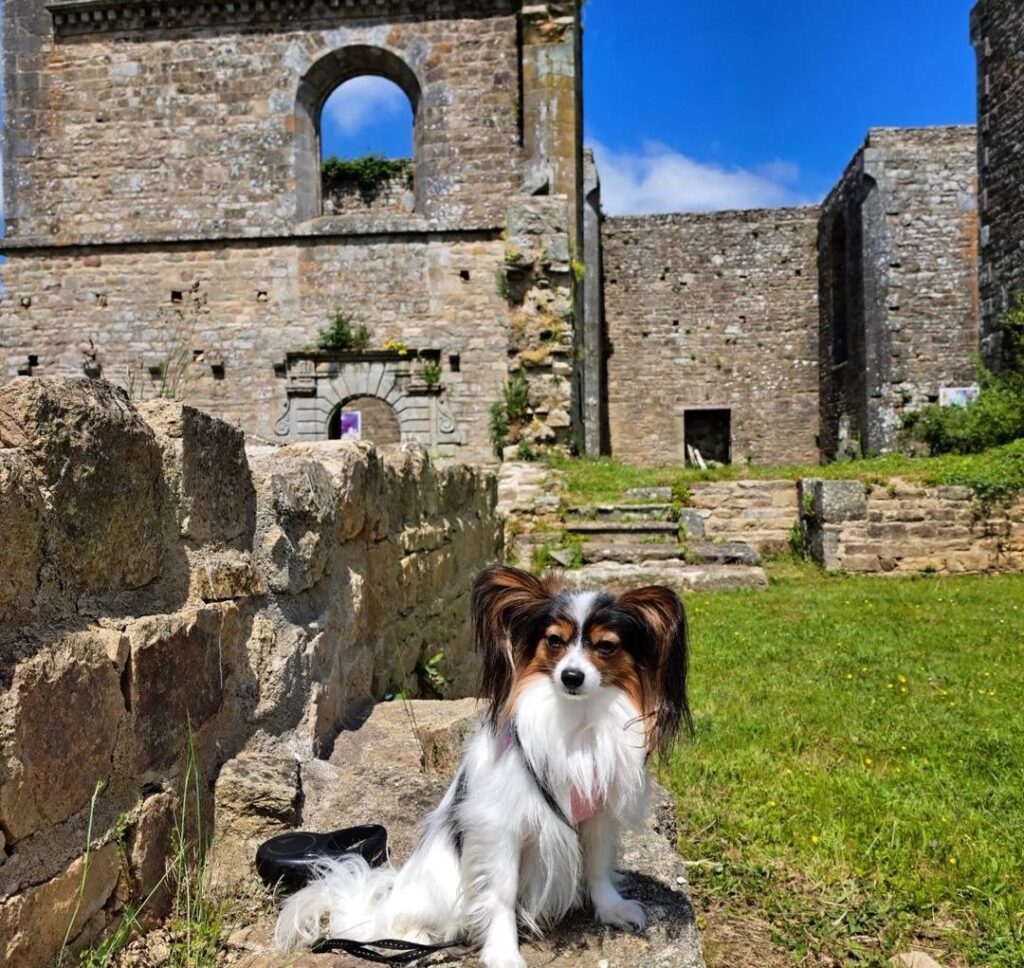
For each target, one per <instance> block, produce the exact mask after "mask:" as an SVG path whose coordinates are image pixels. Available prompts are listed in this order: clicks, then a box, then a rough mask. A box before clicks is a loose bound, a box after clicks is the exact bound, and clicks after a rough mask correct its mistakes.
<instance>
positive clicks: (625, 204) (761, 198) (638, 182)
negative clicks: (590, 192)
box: [593, 141, 810, 215]
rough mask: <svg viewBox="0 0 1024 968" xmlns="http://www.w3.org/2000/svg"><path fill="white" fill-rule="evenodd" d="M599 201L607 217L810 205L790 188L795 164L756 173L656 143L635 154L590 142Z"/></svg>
mask: <svg viewBox="0 0 1024 968" xmlns="http://www.w3.org/2000/svg"><path fill="white" fill-rule="evenodd" d="M593 147H594V155H595V158H596V159H597V168H598V173H599V174H600V176H601V203H602V207H603V208H604V210H605V211H606V212H607V213H608V214H609V215H648V214H652V213H656V212H709V211H721V210H725V209H742V208H770V207H773V206H779V205H799V204H802V203H805V202H808V201H810V199H808V198H806V197H804V196H803V195H801V194H800V192H799V191H798V190H797V189H796V187H795V186H796V182H797V181H798V179H799V177H800V169H799V166H797V165H796V164H794V163H793V162H788V161H783V160H781V159H777V160H775V161H772V162H769V163H767V164H765V165H762V166H760V167H759V168H757V169H756V170H750V169H746V168H724V167H722V166H720V165H714V164H708V163H706V162H701V161H696V160H695V159H693V158H689V157H687V156H686V155H683V154H680V153H679V152H678V151H673V150H672V149H671V148H669V147H668V146H667V145H664V144H661V143H660V142H657V141H649V142H646V143H645V144H644V145H643V147H642V149H641V150H640V151H636V152H632V151H613V150H612V149H610V148H606V147H605V146H604V145H602V144H594V146H593Z"/></svg>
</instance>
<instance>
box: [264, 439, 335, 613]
mask: <svg viewBox="0 0 1024 968" xmlns="http://www.w3.org/2000/svg"><path fill="white" fill-rule="evenodd" d="M253 476H254V480H255V483H256V491H257V495H258V512H257V516H256V540H255V549H254V556H255V560H256V565H257V567H258V568H259V569H260V571H261V572H262V573H263V575H264V576H265V578H266V580H267V584H268V585H269V586H270V588H271V589H272V590H273V591H275V592H290V593H292V594H297V593H300V592H303V591H306V590H307V589H309V588H312V587H313V586H314V585H315V584H316V583H317V582H318V581H319V580H320V579H321V578H322V577H323V574H324V571H325V569H326V568H327V563H328V559H329V556H330V552H331V549H332V548H333V547H335V546H336V544H337V531H338V522H337V508H338V504H339V500H340V499H339V495H338V493H337V489H336V486H335V483H334V481H333V480H332V477H331V474H330V473H329V471H328V470H327V469H326V468H325V467H324V466H323V465H322V464H321V463H319V462H317V461H314V460H310V459H307V458H304V457H300V456H295V455H294V454H292V453H288V452H287V451H285V452H282V453H281V454H279V455H275V456H274V457H271V458H267V459H262V460H260V461H259V462H255V461H254V463H253Z"/></svg>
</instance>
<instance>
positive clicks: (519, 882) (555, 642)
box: [277, 566, 691, 968]
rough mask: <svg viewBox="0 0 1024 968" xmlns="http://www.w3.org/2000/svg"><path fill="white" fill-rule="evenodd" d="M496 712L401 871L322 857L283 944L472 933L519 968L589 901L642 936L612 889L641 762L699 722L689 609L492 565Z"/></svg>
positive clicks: (489, 610)
mask: <svg viewBox="0 0 1024 968" xmlns="http://www.w3.org/2000/svg"><path fill="white" fill-rule="evenodd" d="M472 610H473V622H474V637H475V641H476V647H477V649H478V651H479V652H480V653H481V655H482V659H483V662H482V673H481V687H482V688H481V695H483V696H485V697H486V698H487V699H489V700H490V707H489V711H488V713H487V716H486V718H485V719H484V721H483V723H482V724H481V728H480V729H479V731H478V732H477V733H476V735H475V736H474V738H473V739H472V740H471V741H470V744H469V746H468V748H467V750H466V754H465V757H464V759H463V761H462V764H461V765H460V767H459V770H458V773H457V774H456V776H455V779H454V781H453V783H452V785H451V787H450V788H449V789H448V792H447V793H446V794H445V796H444V799H443V800H442V801H441V803H440V805H439V806H438V807H437V809H436V810H434V811H433V812H432V813H431V814H430V815H429V816H428V817H427V818H426V820H425V822H424V825H423V830H422V834H421V838H420V841H419V844H418V846H417V847H416V849H415V851H414V852H413V854H412V856H411V857H410V858H409V860H408V862H407V863H406V864H405V866H404V867H402V869H401V870H398V871H395V870H393V869H389V868H383V869H378V870H372V869H371V868H370V867H369V866H368V865H367V864H366V862H365V861H364V860H363V859H362V858H361V857H353V858H348V857H346V858H344V859H343V860H341V861H338V862H333V861H332V862H325V864H324V868H323V871H322V876H321V877H320V878H319V879H318V880H316V881H315V882H313V883H312V884H310V885H308V886H307V887H305V888H303V889H302V890H301V891H299V893H297V894H295V895H294V896H293V897H291V898H290V899H289V900H288V901H287V902H286V903H285V905H284V907H283V909H282V911H281V914H280V918H279V920H278V924H277V943H278V946H279V947H280V948H281V949H282V950H283V951H290V950H293V949H295V948H297V947H301V946H304V945H311V944H313V943H315V942H316V941H318V940H319V939H320V937H321V936H322V935H323V934H324V933H325V929H326V932H327V934H328V936H330V937H345V938H350V939H354V940H357V941H371V940H374V939H378V938H383V937H393V938H394V937H397V938H400V939H403V940H407V941H415V942H419V943H439V942H450V941H455V940H458V939H465V940H467V941H468V942H469V943H472V944H475V945H478V946H479V947H480V948H481V952H480V958H481V961H482V962H483V964H484V965H485V966H486V968H523V966H525V964H526V963H525V961H523V958H522V956H521V955H520V953H519V929H520V928H523V929H525V930H526V931H528V932H531V933H534V934H539V933H541V932H542V931H543V929H545V928H547V927H549V926H551V925H553V924H554V923H556V922H557V921H559V920H560V919H561V918H562V917H563V916H564V915H565V914H566V913H567V912H568V911H569V910H570V909H571V908H573V907H574V906H575V905H576V904H577V903H579V902H580V901H581V900H582V895H583V891H584V890H585V892H586V895H587V896H589V898H590V901H591V903H592V904H593V908H594V913H595V915H596V917H597V918H598V920H599V921H601V922H603V923H605V924H610V925H615V926H616V927H621V928H629V927H633V928H637V929H641V930H642V929H643V928H644V927H645V926H646V920H647V919H646V915H645V913H644V910H643V907H642V906H641V905H640V904H638V903H637V902H636V901H631V900H627V899H625V898H623V897H622V896H621V895H620V894H619V892H618V890H617V889H616V886H615V881H616V875H615V872H614V864H615V860H616V853H617V850H618V835H619V829H620V827H622V826H627V827H635V826H636V825H638V824H639V823H641V822H642V820H643V818H644V815H645V811H646V805H647V773H646V769H645V764H646V761H647V758H648V757H649V756H650V754H651V753H652V752H654V751H655V750H657V749H662V748H664V747H665V746H666V744H668V743H669V742H670V741H671V740H672V738H673V737H674V736H675V735H676V733H677V731H678V730H679V728H680V727H681V726H683V725H685V726H686V727H687V728H690V727H691V722H690V711H689V707H688V705H687V699H686V671H687V641H686V617H685V613H684V611H683V606H682V603H681V602H680V601H679V598H678V597H677V596H676V594H675V593H674V592H673V591H671V590H670V589H668V588H660V587H651V588H645V589H642V590H640V591H634V592H629V593H627V594H624V595H622V596H621V597H619V598H617V599H616V598H613V597H611V596H610V595H605V594H601V593H598V592H565V591H562V590H561V588H560V586H559V584H558V582H557V581H556V580H555V579H539V578H536V577H534V576H533V575H530V574H527V573H526V572H523V571H519V570H517V569H515V568H507V567H503V566H495V567H493V568H490V569H488V570H487V571H485V572H483V573H482V574H481V575H480V576H479V577H478V578H477V580H476V582H475V584H474V587H473V596H472Z"/></svg>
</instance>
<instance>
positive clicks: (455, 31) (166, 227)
mask: <svg viewBox="0 0 1024 968" xmlns="http://www.w3.org/2000/svg"><path fill="white" fill-rule="evenodd" d="M97 6H98V7H99V12H100V14H101V16H100V17H97V18H93V17H91V16H88V15H87V16H86V18H85V19H84V20H77V21H76V20H72V19H71V15H69V14H61V13H59V12H58V13H57V15H56V17H54V16H52V15H51V13H50V12H49V11H48V10H47V4H46V3H45V2H44V0H8V2H5V3H4V10H3V16H4V37H5V45H6V47H7V49H8V57H7V58H6V66H5V82H6V83H5V87H6V95H7V106H6V111H5V113H4V122H5V140H6V145H7V152H6V153H5V159H6V163H7V170H6V172H5V174H6V176H7V177H6V178H5V179H4V189H5V193H6V205H5V207H4V213H5V216H6V229H7V236H8V238H7V240H6V244H7V245H12V244H18V243H20V244H34V245H56V244H70V243H81V242H93V241H96V240H110V238H111V236H112V235H113V236H114V237H115V238H116V239H117V241H120V242H126V241H130V240H131V241H142V240H147V241H153V240H156V239H164V240H167V239H183V238H193V239H194V238H206V237H210V236H216V237H220V238H231V237H252V236H279V235H290V234H293V233H294V232H295V231H296V225H297V222H298V221H300V220H301V219H302V218H306V219H308V218H310V217H313V218H317V217H318V216H319V214H320V210H319V206H318V205H316V204H315V199H316V197H318V195H319V164H318V161H319V159H318V158H317V157H316V151H317V139H316V137H315V131H312V130H311V129H309V128H308V127H307V123H306V122H308V120H309V119H308V117H307V115H308V114H310V113H312V112H314V111H318V108H319V104H318V103H317V102H318V100H319V98H320V97H322V96H326V94H327V93H329V90H330V88H331V87H333V86H334V85H336V84H338V83H340V82H341V81H343V80H345V79H346V77H347V76H352V75H353V74H362V73H368V72H369V73H372V72H374V71H375V70H380V71H382V72H383V73H385V74H388V75H393V76H392V78H391V79H393V80H395V82H396V83H399V84H400V86H402V87H403V89H405V91H406V93H407V94H409V95H410V99H411V100H412V101H413V107H414V110H415V116H416V125H415V127H416V133H415V138H414V142H415V148H416V158H415V164H416V185H417V210H418V212H420V213H421V214H422V215H423V216H425V217H428V218H432V219H438V220H442V221H444V222H445V223H447V224H449V225H452V226H454V225H461V226H470V225H475V226H490V227H494V226H499V225H501V224H502V223H503V221H504V210H505V204H506V199H507V198H508V196H509V195H511V194H513V193H514V192H515V191H516V190H518V187H519V184H520V181H521V168H522V154H521V150H520V139H521V135H520V118H519V103H520V91H519V80H518V78H519V68H518V56H519V55H518V40H517V38H518V27H517V17H516V14H517V12H518V7H519V4H518V3H517V2H516V0H490V2H486V3H485V2H480V0H441V2H438V3H433V4H431V9H430V11H429V12H427V13H424V12H423V11H422V9H421V5H419V4H406V3H404V2H401V0H398V2H393V3H389V4H386V5H384V9H382V7H381V4H378V3H372V4H371V3H369V2H359V3H348V4H344V5H340V6H339V5H337V4H334V3H329V2H327V0H307V2H303V3H299V4H285V5H280V4H277V5H266V4H258V5H257V4H255V3H252V2H245V3H227V2H223V3H215V4H212V5H210V4H207V5H204V6H203V7H202V8H196V11H195V12H194V14H192V15H191V18H190V15H189V14H188V13H185V14H182V13H181V12H180V11H178V10H176V9H175V6H174V5H170V4H163V3H156V4H152V5H150V7H148V8H146V11H145V12H144V13H143V12H140V11H139V8H138V7H137V5H134V4H127V3H124V2H122V0H110V2H108V3H102V4H98V5H97ZM388 7H390V9H387V8H388ZM257 8H258V9H257ZM411 8H417V9H416V10H415V12H413V11H412V10H411ZM108 11H109V13H108ZM411 12H412V16H410V13H411ZM343 49H348V50H349V51H351V52H352V53H351V54H350V55H349V61H350V62H349V61H343V59H342V58H341V57H336V56H335V52H337V51H339V50H343ZM371 50H372V51H378V52H382V53H381V54H379V55H375V57H376V59H374V57H371V56H370V54H369V53H368V51H371ZM456 51H462V52H464V51H472V52H474V54H473V56H468V57H467V56H463V55H462V54H461V53H460V54H456V53H455V52H456ZM399 65H404V66H399ZM484 70H485V71H486V73H487V83H486V84H481V72H482V71H484ZM325 87H326V88H327V89H326V90H323V89H324V88H325ZM307 90H309V91H310V94H311V96H312V101H313V103H310V104H308V105H307V104H305V103H304V94H305V92H306V91H307ZM306 155H308V156H309V157H308V158H307V157H305V156H306ZM304 180H305V181H304ZM309 197H312V199H313V202H312V203H311V204H308V205H307V204H306V203H305V202H304V199H305V198H309ZM304 206H305V210H304Z"/></svg>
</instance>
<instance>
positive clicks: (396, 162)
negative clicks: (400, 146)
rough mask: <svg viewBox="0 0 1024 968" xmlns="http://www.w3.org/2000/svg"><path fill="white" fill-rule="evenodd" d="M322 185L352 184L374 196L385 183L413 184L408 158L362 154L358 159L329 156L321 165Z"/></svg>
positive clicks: (342, 186) (340, 185) (409, 185)
mask: <svg viewBox="0 0 1024 968" xmlns="http://www.w3.org/2000/svg"><path fill="white" fill-rule="evenodd" d="M320 173H321V175H322V176H323V184H324V188H326V189H328V190H329V189H331V188H344V187H347V186H348V185H355V186H356V187H357V188H358V189H359V191H360V192H362V193H363V194H364V195H375V194H376V193H377V192H379V191H380V190H381V189H382V188H383V187H384V186H385V185H388V184H390V183H391V182H394V181H401V182H403V183H404V185H405V187H407V188H408V187H411V186H412V161H411V160H410V159H408V158H384V157H382V156H381V155H374V154H370V155H363V156H362V157H361V158H338V157H337V156H336V155H331V156H330V157H329V158H326V159H324V161H323V162H322V163H321V164H320Z"/></svg>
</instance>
